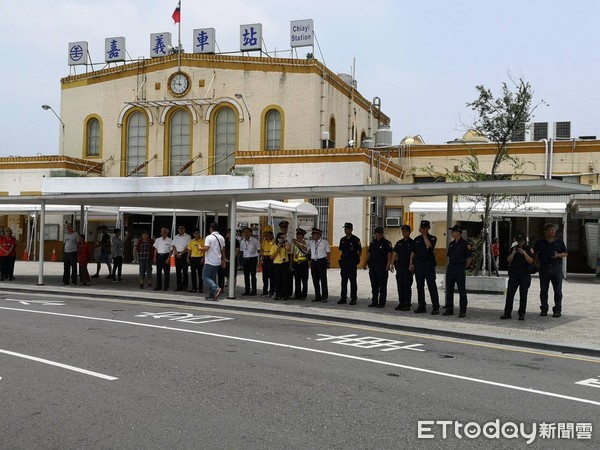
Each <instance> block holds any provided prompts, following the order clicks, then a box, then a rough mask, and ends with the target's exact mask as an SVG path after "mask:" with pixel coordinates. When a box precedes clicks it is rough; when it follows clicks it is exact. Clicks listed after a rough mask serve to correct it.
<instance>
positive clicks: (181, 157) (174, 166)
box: [169, 109, 191, 175]
mask: <svg viewBox="0 0 600 450" xmlns="http://www.w3.org/2000/svg"><path fill="white" fill-rule="evenodd" d="M190 134H191V127H190V115H189V113H188V112H187V111H184V110H183V109H180V110H179V111H176V112H175V113H174V114H173V115H172V116H171V120H170V127H169V175H175V174H177V173H178V172H179V170H180V169H181V168H182V167H183V166H184V164H186V163H187V162H188V161H189V160H190V137H191V136H190Z"/></svg>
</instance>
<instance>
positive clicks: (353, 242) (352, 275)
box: [338, 222, 362, 305]
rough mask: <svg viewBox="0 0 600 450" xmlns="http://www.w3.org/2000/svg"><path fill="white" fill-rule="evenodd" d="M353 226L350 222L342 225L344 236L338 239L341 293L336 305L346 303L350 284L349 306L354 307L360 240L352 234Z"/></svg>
mask: <svg viewBox="0 0 600 450" xmlns="http://www.w3.org/2000/svg"><path fill="white" fill-rule="evenodd" d="M353 229H354V226H353V225H352V224H351V223H350V222H346V223H345V224H344V233H345V236H344V237H343V238H342V239H340V246H339V249H340V252H341V256H340V260H339V261H338V262H339V264H340V276H341V277H342V292H341V295H340V300H339V301H338V305H344V304H346V303H347V301H348V300H347V298H348V282H350V304H351V305H356V300H357V298H358V285H357V284H356V269H357V267H358V263H359V262H360V253H361V251H362V245H361V244H360V239H359V238H358V237H357V236H354V235H353V234H352V230H353Z"/></svg>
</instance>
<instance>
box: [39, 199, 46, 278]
mask: <svg viewBox="0 0 600 450" xmlns="http://www.w3.org/2000/svg"><path fill="white" fill-rule="evenodd" d="M45 225H46V200H42V201H41V204H40V231H39V233H40V261H39V269H38V286H43V285H44V229H45V228H46V227H45Z"/></svg>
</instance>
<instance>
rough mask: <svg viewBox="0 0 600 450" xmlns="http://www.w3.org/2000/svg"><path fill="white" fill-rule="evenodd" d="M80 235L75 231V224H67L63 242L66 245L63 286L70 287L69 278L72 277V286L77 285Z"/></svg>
mask: <svg viewBox="0 0 600 450" xmlns="http://www.w3.org/2000/svg"><path fill="white" fill-rule="evenodd" d="M78 238H79V234H78V233H77V231H75V230H74V229H73V224H72V223H69V224H67V229H66V231H65V233H64V237H63V242H64V244H65V256H64V263H63V278H62V284H63V285H64V286H68V285H69V277H71V285H73V286H76V285H77V239H78Z"/></svg>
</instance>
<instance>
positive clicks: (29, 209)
mask: <svg viewBox="0 0 600 450" xmlns="http://www.w3.org/2000/svg"><path fill="white" fill-rule="evenodd" d="M40 209H41V206H40V205H28V204H23V205H20V204H2V203H0V214H33V213H34V212H36V211H38V212H39V211H40ZM84 210H85V211H87V212H88V215H95V216H106V215H108V216H116V215H117V214H119V213H124V214H144V215H151V214H154V215H157V216H172V215H173V214H175V215H177V216H197V215H199V214H202V211H198V210H193V209H172V208H150V207H143V208H142V207H126V206H121V207H116V206H115V207H111V206H90V205H85V206H84ZM80 211H81V207H80V206H77V205H46V214H77V213H79V212H80ZM237 211H238V212H239V213H242V214H243V213H247V214H254V215H267V214H273V215H276V216H277V217H292V216H293V215H294V214H296V215H298V216H316V215H318V211H317V208H315V207H314V205H312V204H310V203H306V202H304V201H302V200H295V201H290V202H288V203H285V202H279V201H277V200H261V201H252V202H238V204H237Z"/></svg>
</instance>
